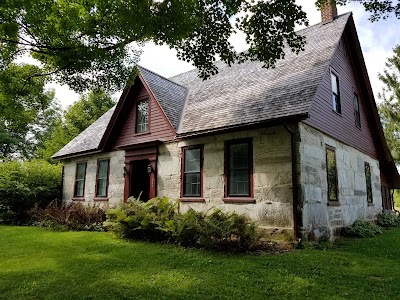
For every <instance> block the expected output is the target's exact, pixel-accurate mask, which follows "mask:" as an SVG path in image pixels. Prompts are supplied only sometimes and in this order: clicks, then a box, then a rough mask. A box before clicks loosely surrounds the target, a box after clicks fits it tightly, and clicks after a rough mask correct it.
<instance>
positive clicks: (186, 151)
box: [182, 146, 203, 197]
mask: <svg viewBox="0 0 400 300" xmlns="http://www.w3.org/2000/svg"><path fill="white" fill-rule="evenodd" d="M202 161H203V147H202V146H194V147H186V148H183V155H182V174H183V176H182V177H183V178H182V179H183V182H182V197H201V196H202V173H203V163H202Z"/></svg>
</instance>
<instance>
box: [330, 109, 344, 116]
mask: <svg viewBox="0 0 400 300" xmlns="http://www.w3.org/2000/svg"><path fill="white" fill-rule="evenodd" d="M332 111H333V112H334V113H335V114H337V115H338V116H340V117H342V118H343V115H342V114H341V113H338V112H337V111H336V110H334V109H332Z"/></svg>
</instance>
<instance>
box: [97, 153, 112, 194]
mask: <svg viewBox="0 0 400 300" xmlns="http://www.w3.org/2000/svg"><path fill="white" fill-rule="evenodd" d="M109 168H110V160H109V159H101V160H98V161H97V176H96V178H97V180H96V197H102V198H106V197H107V192H108V170H109Z"/></svg>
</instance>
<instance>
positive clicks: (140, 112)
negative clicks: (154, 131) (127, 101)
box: [136, 100, 149, 133]
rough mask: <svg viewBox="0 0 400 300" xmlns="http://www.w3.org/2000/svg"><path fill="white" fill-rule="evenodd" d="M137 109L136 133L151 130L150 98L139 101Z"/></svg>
mask: <svg viewBox="0 0 400 300" xmlns="http://www.w3.org/2000/svg"><path fill="white" fill-rule="evenodd" d="M136 111H137V114H136V133H142V132H147V131H149V100H143V101H140V102H138V104H137V110H136Z"/></svg>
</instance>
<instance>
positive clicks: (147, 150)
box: [119, 141, 161, 202]
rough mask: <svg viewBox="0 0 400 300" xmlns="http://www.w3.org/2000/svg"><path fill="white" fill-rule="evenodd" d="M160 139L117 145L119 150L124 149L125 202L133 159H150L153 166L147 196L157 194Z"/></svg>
mask: <svg viewBox="0 0 400 300" xmlns="http://www.w3.org/2000/svg"><path fill="white" fill-rule="evenodd" d="M160 143H161V142H160V141H155V142H146V143H141V144H136V145H129V146H123V147H119V149H121V150H125V167H124V171H125V172H124V174H125V176H124V177H125V179H124V202H126V201H127V200H128V198H129V195H130V193H131V180H130V178H131V174H132V171H133V170H132V162H133V161H135V160H145V159H148V160H149V161H150V165H151V167H152V168H153V172H151V174H150V178H149V180H150V190H149V198H150V199H152V198H154V197H156V196H157V158H158V145H159V144H160Z"/></svg>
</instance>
